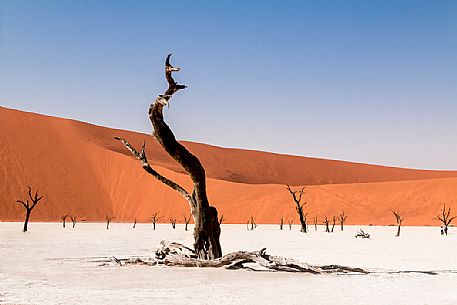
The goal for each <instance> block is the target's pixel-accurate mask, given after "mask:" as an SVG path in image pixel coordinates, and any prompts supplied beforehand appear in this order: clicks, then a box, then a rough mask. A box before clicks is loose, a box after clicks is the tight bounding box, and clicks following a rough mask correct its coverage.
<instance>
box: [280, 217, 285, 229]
mask: <svg viewBox="0 0 457 305" xmlns="http://www.w3.org/2000/svg"><path fill="white" fill-rule="evenodd" d="M283 226H284V217H281V219H280V220H279V230H282V229H283Z"/></svg>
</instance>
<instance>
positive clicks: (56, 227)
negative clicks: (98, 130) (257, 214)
mask: <svg viewBox="0 0 457 305" xmlns="http://www.w3.org/2000/svg"><path fill="white" fill-rule="evenodd" d="M21 228H22V224H21V223H0V304H457V290H456V289H455V287H457V228H450V234H449V236H447V237H444V236H441V235H440V233H439V228H438V227H403V228H402V233H401V236H400V237H395V233H396V227H374V226H354V227H353V226H348V227H345V229H344V231H343V232H341V231H340V230H339V228H336V227H335V233H330V234H329V233H325V232H323V228H322V227H318V231H315V230H314V227H313V226H310V233H308V234H303V233H300V232H299V228H298V226H294V227H293V228H292V231H289V228H288V227H287V226H285V230H283V231H280V230H279V227H278V226H277V225H260V226H259V227H258V228H257V229H256V230H254V231H247V230H246V226H245V225H230V224H227V225H223V226H222V236H221V243H222V247H223V251H224V253H228V252H231V251H236V250H259V249H261V248H263V247H266V248H267V253H269V254H274V255H282V256H286V257H292V258H294V259H297V260H300V261H304V262H307V263H311V264H318V265H321V264H341V265H347V266H352V267H361V268H366V269H367V270H368V271H371V272H372V273H370V274H368V275H343V274H341V275H328V274H327V275H311V274H298V273H278V272H253V271H246V270H236V271H232V270H225V269H202V268H178V267H149V266H140V265H135V266H118V265H115V264H110V265H108V266H100V262H97V261H98V260H100V258H109V257H112V256H115V257H118V258H126V257H131V256H149V255H153V252H154V250H155V249H156V248H157V247H158V244H159V242H160V241H161V240H164V239H165V240H170V241H176V242H181V243H184V244H187V245H189V246H190V245H192V226H190V230H189V231H187V232H186V231H184V225H182V224H178V225H177V227H176V230H173V229H172V228H171V225H169V224H159V225H158V227H157V230H156V231H153V230H152V228H151V224H138V225H137V228H136V229H133V228H132V225H131V224H120V223H112V224H111V226H110V229H109V230H106V228H105V224H104V223H78V224H77V225H76V228H75V229H72V228H71V223H70V224H68V223H67V228H66V229H63V228H62V225H61V224H59V223H30V224H29V232H27V233H23V232H21ZM360 228H362V229H363V230H364V231H366V232H369V233H370V234H371V236H372V238H371V239H356V238H355V237H354V235H355V232H356V231H357V230H359V229H360ZM397 271H402V272H400V273H398V272H397ZM411 271H412V272H411ZM421 271H434V274H433V275H432V274H428V273H423V272H421Z"/></svg>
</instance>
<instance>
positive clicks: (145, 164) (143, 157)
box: [114, 137, 191, 201]
mask: <svg viewBox="0 0 457 305" xmlns="http://www.w3.org/2000/svg"><path fill="white" fill-rule="evenodd" d="M114 138H115V139H116V140H119V141H121V142H122V143H123V144H124V146H125V147H127V149H128V150H129V151H130V152H131V153H132V155H133V156H134V157H135V158H137V159H138V160H140V162H141V166H142V167H143V169H144V170H145V171H146V172H147V173H149V174H150V175H152V176H153V177H154V178H156V179H157V180H159V181H160V182H162V183H164V184H165V185H167V186H169V187H171V188H172V189H174V190H175V191H177V192H178V193H179V194H180V195H181V196H183V197H184V198H185V199H186V200H187V201H189V200H190V199H191V197H190V195H189V193H188V192H187V191H186V190H185V189H184V188H183V187H182V186H180V185H179V184H177V183H176V182H174V181H172V180H170V179H168V178H166V177H165V176H163V175H161V174H159V173H158V172H157V171H156V170H154V169H153V168H152V167H151V165H149V162H148V159H147V157H146V153H145V145H146V142H144V143H143V146H142V148H141V153H138V151H137V150H136V149H135V148H134V147H133V146H132V145H131V144H130V143H129V142H128V141H127V140H126V139H124V138H121V137H114Z"/></svg>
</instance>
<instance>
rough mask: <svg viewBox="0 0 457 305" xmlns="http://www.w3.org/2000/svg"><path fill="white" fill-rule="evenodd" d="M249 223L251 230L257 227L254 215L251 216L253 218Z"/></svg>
mask: <svg viewBox="0 0 457 305" xmlns="http://www.w3.org/2000/svg"><path fill="white" fill-rule="evenodd" d="M248 223H250V224H251V231H253V230H254V229H256V228H257V224H256V223H255V221H254V217H253V216H251V220H250V221H249V222H248Z"/></svg>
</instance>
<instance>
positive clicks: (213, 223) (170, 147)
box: [115, 54, 222, 259]
mask: <svg viewBox="0 0 457 305" xmlns="http://www.w3.org/2000/svg"><path fill="white" fill-rule="evenodd" d="M170 56H171V54H169V55H168V56H167V59H166V61H165V78H166V80H167V82H168V89H167V90H166V91H165V93H164V94H163V95H159V96H157V98H156V99H155V101H154V103H153V104H152V105H151V106H150V107H149V119H150V120H151V123H152V126H153V127H154V133H153V136H154V137H155V139H156V140H157V142H159V144H160V145H161V146H162V148H163V149H164V150H165V151H166V152H167V153H168V155H170V156H171V157H172V158H173V159H174V160H175V161H177V162H178V163H179V164H180V165H181V166H182V167H183V168H184V170H185V171H186V172H187V173H188V174H189V176H190V178H191V179H192V182H193V190H192V193H189V192H187V191H186V190H185V189H184V188H183V187H181V186H180V185H178V184H177V183H175V182H173V181H172V180H170V179H168V178H166V177H164V176H162V175H161V174H159V173H158V172H157V171H155V170H154V169H153V168H152V167H151V166H150V164H149V163H148V161H147V158H146V154H145V152H144V149H145V148H144V145H143V149H142V151H141V153H138V151H136V150H135V148H133V146H132V145H130V143H128V142H127V141H126V140H125V139H122V138H119V137H115V139H117V140H120V141H121V142H122V143H123V144H124V145H125V146H126V147H127V148H128V149H129V150H130V151H131V152H132V154H133V155H134V156H135V157H136V158H137V159H138V160H140V162H141V165H142V167H143V169H144V170H145V171H146V172H148V173H149V174H150V175H152V176H153V177H154V178H156V179H157V180H159V181H160V182H162V183H164V184H165V185H167V186H168V187H170V188H172V189H174V190H175V191H177V192H178V193H179V194H180V195H181V196H182V197H184V198H185V199H186V201H187V202H188V204H189V206H190V210H191V214H192V217H193V218H194V223H195V228H194V248H195V252H196V254H197V256H198V258H199V259H215V258H218V257H221V256H222V249H221V245H220V242H219V236H220V234H221V229H220V225H219V220H218V215H217V210H216V208H215V207H212V206H210V205H209V201H208V197H207V195H206V175H205V169H204V168H203V166H202V164H201V163H200V160H198V158H197V157H195V156H194V155H193V154H191V153H190V152H189V151H188V150H187V149H186V148H185V147H184V146H183V145H181V144H180V143H179V142H178V141H176V138H175V136H174V134H173V132H172V131H171V129H170V127H169V126H168V125H167V124H166V123H165V121H164V119H163V108H164V106H165V105H167V104H168V105H169V100H170V98H171V97H172V95H173V94H174V93H176V92H177V91H178V90H181V89H185V88H186V86H184V85H180V84H178V83H176V81H175V80H174V79H173V76H172V72H175V71H179V68H174V67H173V66H172V65H171V64H170Z"/></svg>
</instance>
